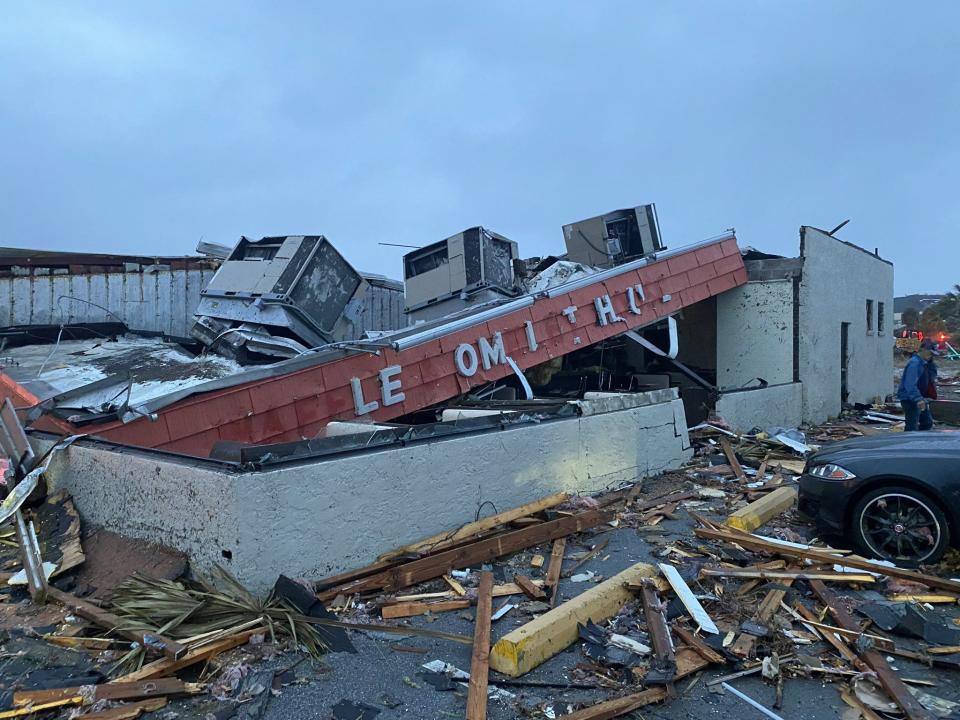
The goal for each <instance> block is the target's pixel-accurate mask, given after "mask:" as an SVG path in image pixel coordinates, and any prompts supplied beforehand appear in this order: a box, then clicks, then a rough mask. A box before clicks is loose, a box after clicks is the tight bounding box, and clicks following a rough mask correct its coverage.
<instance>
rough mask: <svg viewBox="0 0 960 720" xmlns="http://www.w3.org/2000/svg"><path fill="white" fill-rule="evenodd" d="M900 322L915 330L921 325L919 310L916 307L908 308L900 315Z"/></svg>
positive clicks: (910, 329)
mask: <svg viewBox="0 0 960 720" xmlns="http://www.w3.org/2000/svg"><path fill="white" fill-rule="evenodd" d="M900 322H902V323H903V326H904V327H905V328H907V330H909V331H910V332H913V331H915V330H917V329H919V327H920V313H918V312H917V309H916V308H912V307H911V308H907V309H906V310H904V311H903V314H902V315H901V316H900Z"/></svg>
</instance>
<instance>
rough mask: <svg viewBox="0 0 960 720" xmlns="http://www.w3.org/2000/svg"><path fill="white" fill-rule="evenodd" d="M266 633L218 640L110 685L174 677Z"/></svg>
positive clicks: (250, 632)
mask: <svg viewBox="0 0 960 720" xmlns="http://www.w3.org/2000/svg"><path fill="white" fill-rule="evenodd" d="M263 632H266V630H264V629H263V628H254V629H252V630H244V631H243V632H240V633H237V634H236V635H233V636H231V637H228V638H224V639H223V640H218V641H217V642H214V643H211V644H209V645H204V646H203V647H199V648H195V649H192V650H190V651H189V652H187V654H186V655H184V656H183V657H182V658H180V659H179V660H171V659H169V658H163V659H162V660H157V661H155V662H152V663H148V664H146V665H144V666H143V667H141V668H140V669H139V670H134V671H133V672H132V673H128V674H127V675H123V676H122V677H119V678H117V679H116V680H112V681H111V682H110V684H113V683H120V682H136V681H138V680H149V679H151V678H158V677H166V676H168V675H172V674H173V673H175V672H177V671H178V670H182V669H183V668H185V667H189V666H190V665H193V664H194V663H198V662H202V661H205V660H209V659H210V658H212V657H215V656H217V655H219V654H220V653H224V652H226V651H227V650H232V649H233V648H235V647H239V646H240V645H244V644H246V642H247V641H248V640H249V639H250V638H251V637H253V636H254V635H257V634H258V633H263Z"/></svg>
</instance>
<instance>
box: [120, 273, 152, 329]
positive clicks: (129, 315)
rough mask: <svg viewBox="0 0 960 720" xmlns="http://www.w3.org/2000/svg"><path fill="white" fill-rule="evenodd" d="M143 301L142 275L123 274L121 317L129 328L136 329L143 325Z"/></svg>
mask: <svg viewBox="0 0 960 720" xmlns="http://www.w3.org/2000/svg"><path fill="white" fill-rule="evenodd" d="M145 300H146V298H145V297H144V287H143V275H142V274H140V273H124V274H123V316H122V317H123V319H124V320H125V321H126V323H127V325H129V326H130V327H133V328H136V327H141V326H142V325H143V315H144V310H145V308H144V306H145V304H146V303H145Z"/></svg>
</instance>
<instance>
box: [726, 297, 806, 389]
mask: <svg viewBox="0 0 960 720" xmlns="http://www.w3.org/2000/svg"><path fill="white" fill-rule="evenodd" d="M793 328H794V323H793V281H792V280H769V281H763V282H753V281H751V282H748V283H747V284H746V285H741V286H740V287H738V288H734V289H733V290H729V291H727V292H725V293H723V294H721V295H718V296H717V386H718V387H719V388H720V389H721V390H727V389H736V388H740V387H743V386H744V385H745V384H747V383H749V382H750V381H751V380H753V379H754V378H757V377H762V378H763V379H764V380H766V381H767V382H768V383H770V384H771V385H778V384H782V383H792V382H793Z"/></svg>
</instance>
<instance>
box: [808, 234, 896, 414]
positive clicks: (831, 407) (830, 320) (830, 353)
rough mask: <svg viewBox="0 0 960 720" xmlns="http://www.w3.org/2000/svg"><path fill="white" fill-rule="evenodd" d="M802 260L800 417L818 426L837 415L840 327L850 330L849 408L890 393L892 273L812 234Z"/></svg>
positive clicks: (878, 262) (877, 260)
mask: <svg viewBox="0 0 960 720" xmlns="http://www.w3.org/2000/svg"><path fill="white" fill-rule="evenodd" d="M801 255H802V256H803V258H804V266H803V275H802V279H801V282H800V358H799V366H800V380H801V381H802V382H803V415H804V419H805V420H806V421H807V422H813V423H816V422H823V421H824V420H826V419H827V418H828V417H833V416H836V415H837V414H839V412H840V408H841V402H840V325H841V323H843V322H848V323H850V329H849V350H848V357H849V374H848V390H849V393H850V395H849V398H848V402H850V403H855V402H871V401H873V400H874V399H875V398H877V397H881V398H882V397H885V396H886V395H889V394H890V393H891V392H892V391H893V343H894V340H893V332H892V330H893V265H891V264H890V263H888V262H886V261H884V260H881V259H880V258H878V257H876V256H875V255H873V254H872V253H870V252H867V251H865V250H862V249H860V248H857V247H854V246H852V245H849V244H847V243H845V242H842V241H840V240H837V239H835V238H832V237H830V236H829V235H827V234H826V233H824V232H823V231H821V230H817V229H815V228H810V227H804V228H802V229H801ZM868 298H869V299H871V300H873V301H874V310H873V327H872V328H867V326H866V300H867V299H868ZM878 302H882V303H884V305H885V316H886V320H885V322H886V328H885V330H884V332H883V333H878V332H877V313H878V310H877V303H878Z"/></svg>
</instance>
